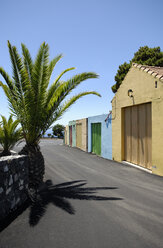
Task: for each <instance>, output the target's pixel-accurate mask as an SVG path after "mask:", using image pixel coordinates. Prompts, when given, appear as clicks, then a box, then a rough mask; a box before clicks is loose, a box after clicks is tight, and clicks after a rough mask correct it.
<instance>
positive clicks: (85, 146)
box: [76, 118, 88, 151]
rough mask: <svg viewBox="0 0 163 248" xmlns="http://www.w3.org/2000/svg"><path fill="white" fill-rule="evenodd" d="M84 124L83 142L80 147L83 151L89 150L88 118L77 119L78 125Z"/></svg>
mask: <svg viewBox="0 0 163 248" xmlns="http://www.w3.org/2000/svg"><path fill="white" fill-rule="evenodd" d="M78 124H82V128H81V129H82V142H81V143H82V144H81V147H79V148H80V149H81V150H83V151H88V119H87V118H85V119H81V120H77V121H76V126H77V125H78ZM76 144H78V133H77V132H76Z"/></svg>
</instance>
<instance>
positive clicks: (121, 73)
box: [112, 62, 131, 93]
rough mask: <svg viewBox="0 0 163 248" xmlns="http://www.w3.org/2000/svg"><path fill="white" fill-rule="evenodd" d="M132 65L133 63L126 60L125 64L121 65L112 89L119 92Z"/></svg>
mask: <svg viewBox="0 0 163 248" xmlns="http://www.w3.org/2000/svg"><path fill="white" fill-rule="evenodd" d="M130 67H131V65H130V64H128V63H126V62H125V63H124V64H122V65H120V66H119V69H118V71H117V74H116V75H115V81H116V84H114V85H113V86H112V91H113V92H114V93H116V92H117V90H118V88H119V87H120V85H121V83H122V81H123V80H124V78H125V76H126V74H127V72H128V71H129V69H130Z"/></svg>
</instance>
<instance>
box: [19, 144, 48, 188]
mask: <svg viewBox="0 0 163 248" xmlns="http://www.w3.org/2000/svg"><path fill="white" fill-rule="evenodd" d="M19 154H24V155H28V156H29V184H28V188H29V190H30V189H33V190H34V191H38V190H39V187H40V186H41V185H42V183H43V178H44V173H45V163H44V157H43V155H42V153H41V151H40V147H39V145H25V146H24V148H23V149H22V150H21V151H20V152H19Z"/></svg>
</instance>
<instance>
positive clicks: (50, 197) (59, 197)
mask: <svg viewBox="0 0 163 248" xmlns="http://www.w3.org/2000/svg"><path fill="white" fill-rule="evenodd" d="M84 185H86V181H85V180H76V181H71V182H66V183H62V184H57V185H53V183H52V181H51V180H47V181H46V182H45V183H44V184H43V185H42V186H41V187H40V188H39V192H38V194H37V199H35V201H33V202H32V203H31V206H30V214H29V224H30V226H35V225H37V224H38V222H39V221H40V219H41V218H42V217H43V216H44V214H45V212H46V209H47V206H48V204H49V203H52V204H53V205H55V206H56V207H59V208H61V209H62V210H64V211H66V212H67V213H69V214H75V209H74V207H73V206H72V204H71V203H70V202H69V201H68V200H67V199H78V200H96V201H107V200H111V201H114V200H122V198H118V197H104V196H96V195H94V194H95V193H96V192H97V190H113V189H117V187H88V188H83V187H82V186H84Z"/></svg>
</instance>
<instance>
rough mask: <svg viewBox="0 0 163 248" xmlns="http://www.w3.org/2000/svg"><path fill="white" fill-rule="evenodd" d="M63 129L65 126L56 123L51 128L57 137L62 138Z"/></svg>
mask: <svg viewBox="0 0 163 248" xmlns="http://www.w3.org/2000/svg"><path fill="white" fill-rule="evenodd" d="M64 130H65V127H64V126H63V125H60V124H57V125H55V126H54V127H53V128H52V131H53V135H54V136H57V137H59V138H63V132H64Z"/></svg>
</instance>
